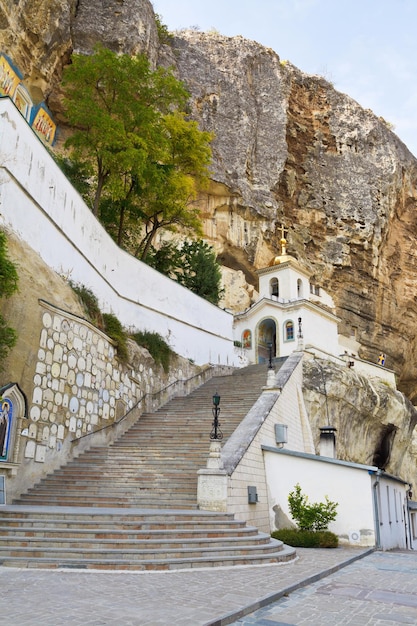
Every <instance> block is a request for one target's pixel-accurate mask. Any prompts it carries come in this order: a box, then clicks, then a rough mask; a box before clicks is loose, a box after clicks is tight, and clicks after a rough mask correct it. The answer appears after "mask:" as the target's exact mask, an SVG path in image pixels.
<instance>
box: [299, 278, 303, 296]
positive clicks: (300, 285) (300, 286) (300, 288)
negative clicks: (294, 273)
mask: <svg viewBox="0 0 417 626" xmlns="http://www.w3.org/2000/svg"><path fill="white" fill-rule="evenodd" d="M303 296H304V294H303V281H302V280H301V278H299V279H298V280H297V298H302V297H303Z"/></svg>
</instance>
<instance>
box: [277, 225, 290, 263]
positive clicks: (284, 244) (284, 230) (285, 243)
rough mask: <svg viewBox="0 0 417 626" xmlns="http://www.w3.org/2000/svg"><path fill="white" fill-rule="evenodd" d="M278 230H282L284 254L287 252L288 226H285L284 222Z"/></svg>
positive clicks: (282, 251)
mask: <svg viewBox="0 0 417 626" xmlns="http://www.w3.org/2000/svg"><path fill="white" fill-rule="evenodd" d="M278 230H279V231H281V239H280V244H281V255H282V256H284V254H287V239H286V235H288V228H285V226H284V224H281V226H280V227H279V228H278Z"/></svg>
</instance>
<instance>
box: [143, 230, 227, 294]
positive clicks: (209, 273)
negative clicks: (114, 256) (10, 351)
mask: <svg viewBox="0 0 417 626" xmlns="http://www.w3.org/2000/svg"><path fill="white" fill-rule="evenodd" d="M147 263H148V264H149V265H151V266H152V267H154V268H155V269H157V270H158V271H160V272H162V273H163V274H166V275H167V276H169V277H170V278H172V279H174V280H176V281H177V282H179V283H180V284H181V285H183V286H184V287H187V289H190V291H192V292H193V293H196V294H197V295H198V296H201V297H202V298H205V299H206V300H208V301H209V302H212V303H213V304H217V303H218V302H219V300H220V298H221V295H222V288H221V277H222V276H221V270H220V265H219V263H218V262H217V258H216V254H215V252H214V250H213V248H212V247H211V246H210V245H209V244H208V243H206V242H205V241H203V240H201V239H200V240H196V241H185V242H183V244H182V245H181V246H177V244H176V243H175V242H172V241H171V242H166V243H164V244H163V245H162V246H161V247H160V248H159V249H158V250H155V249H154V248H152V250H151V252H150V253H149V255H148V258H147Z"/></svg>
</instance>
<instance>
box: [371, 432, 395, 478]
mask: <svg viewBox="0 0 417 626" xmlns="http://www.w3.org/2000/svg"><path fill="white" fill-rule="evenodd" d="M396 432H397V427H396V426H394V424H386V426H384V428H383V429H382V431H381V433H380V438H379V443H378V445H377V446H376V448H375V452H374V456H373V459H372V464H373V465H376V466H377V467H378V468H379V469H385V468H386V466H387V465H388V463H389V460H390V457H391V450H392V445H393V443H394V437H395V433H396Z"/></svg>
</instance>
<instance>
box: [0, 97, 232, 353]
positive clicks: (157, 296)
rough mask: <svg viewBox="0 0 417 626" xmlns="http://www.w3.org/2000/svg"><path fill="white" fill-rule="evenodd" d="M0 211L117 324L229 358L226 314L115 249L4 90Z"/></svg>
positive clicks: (2, 220)
mask: <svg viewBox="0 0 417 626" xmlns="http://www.w3.org/2000/svg"><path fill="white" fill-rule="evenodd" d="M0 215H1V217H0V224H1V225H2V226H4V227H7V228H10V229H12V230H13V231H14V232H15V233H16V234H17V235H18V236H19V237H20V238H21V239H22V240H23V241H26V242H27V243H28V244H29V245H30V246H31V247H32V248H33V249H34V250H35V251H36V252H38V253H39V255H40V256H41V257H42V258H43V260H44V261H45V262H46V263H47V264H48V265H49V266H50V267H51V268H53V269H54V270H56V271H57V272H58V273H61V274H63V275H65V276H67V277H68V278H70V279H71V280H73V281H74V282H79V283H82V284H84V285H85V286H86V287H88V288H90V289H91V290H92V291H93V293H94V294H95V295H96V296H97V297H98V299H99V301H100V304H101V306H102V308H103V310H104V311H108V312H113V313H114V314H115V315H116V316H117V317H118V318H119V319H120V321H121V322H122V324H123V325H124V326H126V327H133V328H135V329H139V330H150V331H154V332H158V333H159V334H161V335H162V336H163V337H165V338H166V339H167V340H168V341H169V343H170V345H171V347H172V348H173V349H174V350H175V351H176V352H178V353H179V354H180V355H181V356H185V357H187V358H190V359H192V360H194V361H195V362H196V363H197V364H203V363H209V362H210V363H216V364H217V363H221V364H229V365H232V364H233V363H234V359H235V356H234V350H233V331H232V325H233V317H232V315H231V314H230V313H227V312H225V311H223V310H221V309H219V308H218V307H216V306H214V305H212V304H210V303H208V302H207V301H206V300H204V299H202V298H199V297H198V296H196V295H195V294H193V293H191V292H190V291H188V290H187V289H185V288H183V287H181V286H180V285H178V284H177V283H176V282H174V281H172V280H170V279H168V278H166V277H165V276H163V275H162V274H160V273H159V272H157V271H155V270H153V269H152V268H150V267H148V266H147V265H146V264H144V263H141V262H140V261H138V260H137V259H135V258H134V257H132V256H131V255H129V254H127V253H126V252H124V251H122V250H120V249H119V248H118V247H117V246H116V244H115V243H114V242H113V240H112V239H111V238H110V237H109V236H108V235H107V233H106V232H105V230H104V229H103V228H102V226H101V225H100V224H99V222H98V221H97V220H96V219H95V217H94V216H93V214H92V213H91V211H90V210H89V209H88V207H87V206H86V205H85V203H84V202H83V200H82V199H81V197H80V196H79V194H78V193H77V192H76V191H75V190H74V188H73V187H72V186H71V184H70V183H69V182H68V180H67V179H66V178H65V176H64V175H63V174H62V172H61V171H60V169H59V168H58V166H57V165H56V164H55V162H54V161H53V159H52V158H51V157H50V156H49V154H48V152H47V150H46V149H45V147H44V146H43V144H42V143H41V142H40V140H39V139H38V138H37V137H36V135H35V134H34V133H33V131H32V130H31V129H30V128H29V126H28V125H27V123H26V121H25V120H24V119H23V117H22V116H21V115H20V113H19V112H18V110H17V109H16V108H15V107H14V105H13V104H12V102H11V101H10V100H9V99H8V98H2V99H0ZM43 295H44V294H43Z"/></svg>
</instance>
